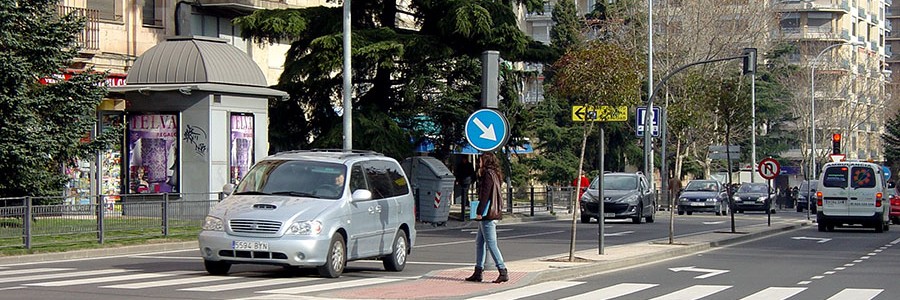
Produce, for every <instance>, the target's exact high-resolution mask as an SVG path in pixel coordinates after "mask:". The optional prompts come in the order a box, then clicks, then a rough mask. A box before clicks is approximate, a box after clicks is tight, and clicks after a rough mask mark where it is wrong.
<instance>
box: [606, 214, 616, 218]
mask: <svg viewBox="0 0 900 300" xmlns="http://www.w3.org/2000/svg"><path fill="white" fill-rule="evenodd" d="M603 217H606V218H615V217H616V214H614V213H604V214H603Z"/></svg>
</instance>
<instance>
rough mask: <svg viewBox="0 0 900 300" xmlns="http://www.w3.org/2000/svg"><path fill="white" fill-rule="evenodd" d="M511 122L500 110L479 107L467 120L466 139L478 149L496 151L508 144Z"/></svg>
mask: <svg viewBox="0 0 900 300" xmlns="http://www.w3.org/2000/svg"><path fill="white" fill-rule="evenodd" d="M507 138H509V122H507V121H506V117H504V116H503V114H501V113H500V112H498V111H496V110H493V109H486V108H485V109H479V110H478V111H476V112H474V113H472V115H470V116H469V120H467V121H466V140H469V145H472V148H475V149H477V150H478V151H484V152H488V151H494V150H496V149H497V148H500V147H501V146H503V145H505V144H506V140H507Z"/></svg>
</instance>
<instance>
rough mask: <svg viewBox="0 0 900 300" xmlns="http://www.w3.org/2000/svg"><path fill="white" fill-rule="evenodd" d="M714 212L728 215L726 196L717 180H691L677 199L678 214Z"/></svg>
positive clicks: (723, 187)
mask: <svg viewBox="0 0 900 300" xmlns="http://www.w3.org/2000/svg"><path fill="white" fill-rule="evenodd" d="M694 212H714V213H716V215H727V214H728V194H727V193H726V192H725V186H723V185H722V183H720V182H719V181H718V180H691V181H690V182H688V184H687V186H685V187H684V190H682V191H681V196H679V197H678V214H679V215H683V214H685V213H687V214H689V215H690V214H693V213H694Z"/></svg>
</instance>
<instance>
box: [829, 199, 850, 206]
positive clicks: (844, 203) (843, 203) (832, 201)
mask: <svg viewBox="0 0 900 300" xmlns="http://www.w3.org/2000/svg"><path fill="white" fill-rule="evenodd" d="M825 204H826V205H846V204H847V200H825Z"/></svg>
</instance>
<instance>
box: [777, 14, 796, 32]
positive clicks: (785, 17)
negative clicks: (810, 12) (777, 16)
mask: <svg viewBox="0 0 900 300" xmlns="http://www.w3.org/2000/svg"><path fill="white" fill-rule="evenodd" d="M780 25H781V30H783V31H786V32H796V31H798V30H800V15H799V14H797V13H785V14H782V15H781V21H780Z"/></svg>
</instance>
